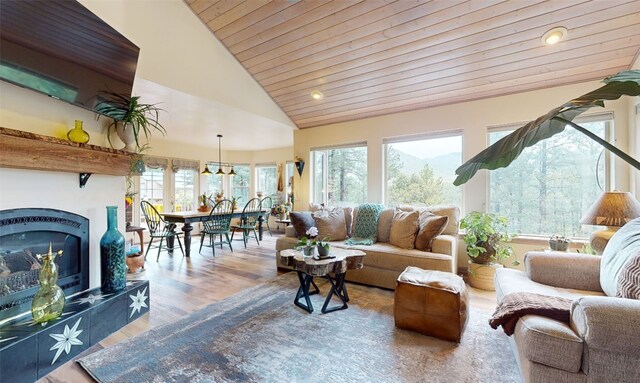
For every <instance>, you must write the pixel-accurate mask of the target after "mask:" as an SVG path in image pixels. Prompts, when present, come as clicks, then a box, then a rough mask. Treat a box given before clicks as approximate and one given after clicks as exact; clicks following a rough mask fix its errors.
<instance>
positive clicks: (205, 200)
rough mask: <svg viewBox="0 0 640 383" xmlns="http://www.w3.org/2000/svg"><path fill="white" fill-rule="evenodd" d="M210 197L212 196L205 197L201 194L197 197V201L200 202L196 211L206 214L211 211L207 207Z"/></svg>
mask: <svg viewBox="0 0 640 383" xmlns="http://www.w3.org/2000/svg"><path fill="white" fill-rule="evenodd" d="M211 195H212V194H209V195H206V194H204V193H203V194H202V195H200V196H198V200H199V201H200V206H199V207H198V211H201V212H206V211H209V210H210V209H211V208H210V207H209V199H210V198H211Z"/></svg>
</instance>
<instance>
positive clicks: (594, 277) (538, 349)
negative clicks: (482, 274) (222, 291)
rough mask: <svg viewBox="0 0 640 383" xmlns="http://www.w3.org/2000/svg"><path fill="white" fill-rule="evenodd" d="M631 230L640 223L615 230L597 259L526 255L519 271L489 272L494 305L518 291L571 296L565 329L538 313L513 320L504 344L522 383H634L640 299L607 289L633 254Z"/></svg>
mask: <svg viewBox="0 0 640 383" xmlns="http://www.w3.org/2000/svg"><path fill="white" fill-rule="evenodd" d="M638 233H640V219H636V220H634V221H631V222H629V223H628V224H627V225H625V227H623V228H622V229H620V231H619V232H618V233H616V235H614V236H613V238H612V239H611V240H610V242H609V244H608V245H607V248H605V251H604V253H603V255H602V257H600V256H593V255H585V254H577V253H561V252H529V253H527V254H526V255H525V262H524V263H525V269H526V271H525V272H522V271H519V270H513V269H499V270H497V271H496V276H495V285H496V297H497V299H498V301H501V300H502V299H503V298H504V296H505V295H507V294H509V293H513V292H522V291H528V292H534V293H539V294H544V295H552V296H561V297H565V298H570V299H573V303H572V307H571V311H570V323H569V324H565V323H561V322H559V321H556V320H553V319H550V318H545V317H541V316H537V315H525V316H524V317H522V318H520V320H519V321H518V323H517V325H516V329H515V332H514V334H513V336H512V337H511V342H512V346H513V347H514V351H515V354H516V358H517V359H518V364H519V366H520V368H521V372H522V376H523V378H524V381H525V382H639V381H640V368H638V366H640V331H638V328H640V300H637V299H627V298H619V297H616V291H611V290H609V289H608V288H607V287H606V286H607V285H610V283H608V282H610V281H609V280H610V279H613V280H614V281H616V282H617V281H618V278H619V276H620V275H621V270H622V269H623V268H624V265H626V264H627V263H629V262H628V261H630V260H631V258H633V257H636V256H637V255H638V254H640V235H638ZM611 265H614V266H615V268H613V269H612V268H611ZM614 286H615V284H614ZM603 290H604V291H603Z"/></svg>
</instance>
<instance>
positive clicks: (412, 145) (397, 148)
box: [384, 134, 462, 207]
mask: <svg viewBox="0 0 640 383" xmlns="http://www.w3.org/2000/svg"><path fill="white" fill-rule="evenodd" d="M384 142H385V145H384V148H385V199H386V203H387V205H388V206H395V205H404V204H410V205H417V206H420V205H422V206H428V205H441V204H451V205H455V206H458V207H461V205H462V188H461V187H459V186H457V187H456V186H453V180H454V179H455V170H456V168H457V167H458V166H460V165H461V164H462V135H461V134H456V135H449V136H436V135H433V136H423V137H419V138H411V139H407V138H395V139H390V140H385V141H384Z"/></svg>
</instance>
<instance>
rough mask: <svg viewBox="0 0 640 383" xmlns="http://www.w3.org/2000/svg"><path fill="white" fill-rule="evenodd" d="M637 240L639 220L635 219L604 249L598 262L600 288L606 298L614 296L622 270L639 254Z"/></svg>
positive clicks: (639, 247) (622, 228) (639, 244)
mask: <svg viewBox="0 0 640 383" xmlns="http://www.w3.org/2000/svg"><path fill="white" fill-rule="evenodd" d="M639 238H640V218H636V219H634V220H632V221H629V222H627V223H626V224H625V225H624V226H622V227H621V228H620V230H618V231H616V233H615V234H614V235H613V237H611V239H610V240H609V242H608V243H607V246H606V247H605V248H604V252H603V253H602V258H601V260H600V287H601V288H602V291H604V293H605V294H607V296H610V297H615V296H616V293H617V290H618V277H619V275H620V272H621V271H622V268H623V267H624V266H625V265H626V264H627V262H628V261H629V260H631V258H632V257H634V256H635V255H636V254H638V253H640V241H639V240H638V239H639Z"/></svg>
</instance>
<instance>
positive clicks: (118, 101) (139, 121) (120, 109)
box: [96, 92, 167, 152]
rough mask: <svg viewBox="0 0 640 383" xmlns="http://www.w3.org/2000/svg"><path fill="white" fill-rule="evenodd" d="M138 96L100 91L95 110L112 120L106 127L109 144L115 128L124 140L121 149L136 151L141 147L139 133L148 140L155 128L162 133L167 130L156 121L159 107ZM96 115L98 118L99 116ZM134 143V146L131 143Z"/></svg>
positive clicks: (159, 110)
mask: <svg viewBox="0 0 640 383" xmlns="http://www.w3.org/2000/svg"><path fill="white" fill-rule="evenodd" d="M139 100H140V96H132V97H128V96H126V95H122V94H119V93H115V92H101V93H100V94H99V102H98V105H97V106H96V111H97V112H98V113H100V114H103V115H105V116H107V117H109V118H111V119H112V120H113V121H112V122H111V123H110V124H109V126H108V127H107V139H108V140H109V144H110V145H111V146H113V145H112V144H111V133H112V132H113V129H115V130H116V133H117V134H118V137H120V139H121V140H122V142H124V144H125V147H124V148H123V150H126V151H130V152H133V151H136V149H138V150H139V149H141V148H142V146H141V145H140V135H141V133H144V136H145V138H146V139H147V140H148V139H149V136H151V133H152V131H153V130H157V131H159V132H160V133H162V135H165V134H166V133H167V131H166V130H165V128H164V127H163V126H162V124H160V122H159V121H158V118H159V115H160V112H163V111H164V110H163V109H160V108H158V107H157V106H156V104H143V103H140V101H139ZM100 114H99V115H98V119H99V118H100ZM134 143H135V146H133V144H134Z"/></svg>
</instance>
